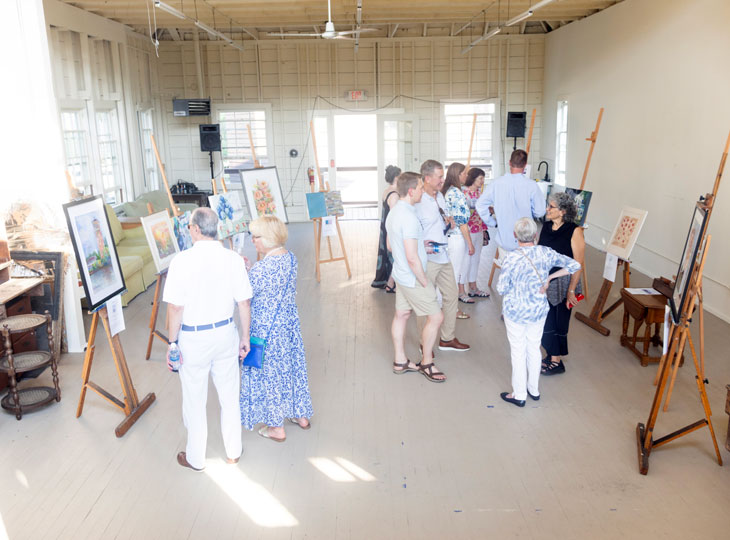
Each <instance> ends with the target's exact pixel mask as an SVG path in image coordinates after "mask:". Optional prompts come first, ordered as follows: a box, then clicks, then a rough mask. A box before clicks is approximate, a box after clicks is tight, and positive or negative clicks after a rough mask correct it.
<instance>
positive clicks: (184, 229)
mask: <svg viewBox="0 0 730 540" xmlns="http://www.w3.org/2000/svg"><path fill="white" fill-rule="evenodd" d="M192 217H193V213H192V212H190V211H187V212H185V213H183V214H180V215H179V216H173V217H172V230H173V232H174V233H175V239H176V240H177V247H178V250H179V251H185V250H186V249H190V248H191V247H193V239H192V238H191V237H190V229H189V227H190V218H192Z"/></svg>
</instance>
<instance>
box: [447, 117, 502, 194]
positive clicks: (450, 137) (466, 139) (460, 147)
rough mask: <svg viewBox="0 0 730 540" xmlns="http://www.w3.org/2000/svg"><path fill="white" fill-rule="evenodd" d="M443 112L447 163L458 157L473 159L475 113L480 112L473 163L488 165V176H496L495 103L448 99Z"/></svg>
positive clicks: (462, 161)
mask: <svg viewBox="0 0 730 540" xmlns="http://www.w3.org/2000/svg"><path fill="white" fill-rule="evenodd" d="M442 107H443V109H442V110H443V116H444V123H445V141H444V143H445V145H444V146H445V149H446V153H445V156H444V157H445V163H444V166H448V165H449V164H450V163H453V162H454V161H459V162H461V163H464V164H466V162H467V160H468V159H469V143H470V141H471V129H472V125H473V123H474V114H476V115H477V123H476V128H475V130H474V142H473V143H472V150H471V162H470V166H471V167H479V168H482V169H484V172H485V173H486V179H487V180H489V179H490V178H493V169H494V165H495V163H494V156H495V155H497V152H496V151H495V148H494V142H496V139H498V137H495V135H494V134H495V127H496V126H495V121H496V119H495V115H496V106H495V104H494V103H444V104H442Z"/></svg>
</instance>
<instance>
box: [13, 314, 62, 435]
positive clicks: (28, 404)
mask: <svg viewBox="0 0 730 540" xmlns="http://www.w3.org/2000/svg"><path fill="white" fill-rule="evenodd" d="M0 324H1V325H2V337H3V340H4V342H5V356H3V357H2V358H0V371H1V372H5V373H7V374H8V377H9V379H10V392H8V394H7V395H6V396H5V397H4V398H3V399H2V402H0V405H2V408H3V409H5V410H6V411H8V412H11V413H15V418H17V419H18V420H20V419H21V418H22V417H23V412H27V411H31V410H33V409H37V408H38V407H42V406H43V405H46V404H48V403H50V402H51V401H53V400H54V399H55V400H56V401H61V390H60V388H59V387H58V370H57V368H56V357H55V355H54V353H53V329H52V326H51V315H50V314H49V313H48V312H47V311H46V314H45V315H37V314H28V315H15V316H13V317H8V318H7V319H3V320H2V321H0ZM44 324H45V325H46V332H47V333H48V351H31V352H21V353H17V354H14V353H13V346H12V339H11V335H12V334H20V333H24V332H31V331H35V329H36V328H39V327H41V326H43V325H44ZM48 364H51V371H52V373H53V386H54V388H50V387H48V386H35V387H31V388H24V389H23V390H18V385H17V380H16V375H17V374H18V373H26V372H28V371H33V370H34V369H38V368H42V367H45V366H47V365H48Z"/></svg>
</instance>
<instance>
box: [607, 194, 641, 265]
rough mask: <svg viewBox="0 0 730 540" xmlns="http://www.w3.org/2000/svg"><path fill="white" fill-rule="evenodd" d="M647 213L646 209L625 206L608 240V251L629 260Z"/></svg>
mask: <svg viewBox="0 0 730 540" xmlns="http://www.w3.org/2000/svg"><path fill="white" fill-rule="evenodd" d="M647 214H648V212H647V211H646V210H639V209H637V208H630V207H628V206H624V207H623V208H622V209H621V215H620V216H619V219H618V223H616V227H615V228H614V229H613V233H611V239H610V241H609V242H608V247H607V249H606V251H608V252H609V253H613V254H614V255H616V256H617V257H618V258H620V259H623V260H624V261H628V260H629V257H630V256H631V251H632V250H633V249H634V244H636V240H637V239H638V238H639V233H640V232H641V227H642V226H643V225H644V221H645V220H646V216H647Z"/></svg>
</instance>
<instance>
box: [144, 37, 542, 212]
mask: <svg viewBox="0 0 730 540" xmlns="http://www.w3.org/2000/svg"><path fill="white" fill-rule="evenodd" d="M466 44H468V39H467V40H466V41H465V39H462V38H429V39H418V40H407V39H379V40H361V43H360V47H359V51H358V53H357V54H355V53H354V48H353V45H352V43H351V42H328V41H324V40H316V41H315V40H310V41H306V42H304V41H297V42H290V41H284V40H281V41H265V42H260V43H258V45H256V44H254V43H250V42H246V50H245V51H244V52H242V53H239V52H238V51H237V50H235V49H233V48H231V47H228V46H225V45H223V44H221V43H219V42H207V41H205V40H201V42H200V47H201V57H202V71H203V86H204V88H203V90H202V91H201V90H200V89H199V88H198V82H197V74H196V64H195V56H194V50H195V49H194V44H193V43H192V42H187V43H176V42H164V43H163V44H162V45H161V47H160V62H159V81H160V92H161V103H162V106H163V109H164V119H165V122H166V128H165V129H166V132H167V135H168V138H167V143H166V144H167V149H168V155H169V160H168V161H169V163H168V164H167V168H168V172H169V176H170V179H171V181H173V182H174V181H177V180H178V179H182V180H185V181H194V182H196V183H197V184H198V185H199V186H200V187H203V188H205V189H209V187H210V180H209V177H210V169H209V165H208V155H207V154H206V153H203V152H201V151H200V146H199V135H198V124H200V123H209V122H211V119H210V118H208V117H197V118H196V117H192V118H174V117H173V116H172V99H173V98H198V97H211V98H212V100H213V104H214V105H216V104H217V105H220V104H224V103H225V104H237V103H243V104H248V103H266V104H270V106H271V108H272V116H273V118H272V125H273V149H274V152H273V156H272V161H273V164H275V165H276V166H277V167H278V169H279V176H280V179H281V182H282V190H283V192H284V193H288V192H289V191H290V190H291V196H290V197H289V198H288V199H287V206H288V208H287V213H288V215H289V219H291V220H294V221H297V220H301V221H304V220H306V219H307V215H306V210H305V198H304V193H305V190H308V181H307V178H306V170H307V167H309V166H310V165H314V160H313V159H312V158H311V155H310V154H308V155H307V157H306V158H305V161H304V163H303V165H302V168H301V170H300V172H299V175H298V177H296V178H294V176H295V173H296V171H297V166H298V165H299V159H300V158H297V159H292V158H290V157H289V149H291V148H296V149H297V150H298V151H299V153H300V157H301V155H302V151H303V150H304V148H305V142H306V140H307V134H308V130H309V119H310V117H311V110H312V107H313V105H314V100H315V98H316V96H323V97H325V98H327V99H328V100H329V101H331V102H332V103H334V104H336V105H338V106H341V107H346V108H348V109H358V110H363V111H367V110H372V109H374V108H378V107H383V106H385V105H386V104H388V103H389V102H390V101H391V100H392V99H393V97H395V96H397V95H407V96H413V97H416V98H418V100H412V99H407V98H398V99H396V100H395V101H394V102H392V103H391V104H390V105H389V107H390V108H394V109H402V110H403V111H404V112H406V113H415V114H417V115H418V117H419V120H420V152H418V155H419V156H420V157H421V161H423V160H425V159H427V158H436V159H442V157H443V156H442V154H441V149H440V146H441V142H440V130H441V126H440V122H441V119H440V105H439V100H442V99H444V100H454V99H463V100H464V101H465V102H471V101H476V100H479V99H484V98H499V99H500V102H501V115H502V126H506V115H507V111H528V118H529V111H531V110H532V109H533V108H534V107H536V108H537V118H536V128H535V132H534V134H533V143H532V144H533V146H532V148H533V150H534V151H533V155H535V156H538V155H539V149H540V138H541V131H540V127H541V104H542V80H543V59H544V36H498V37H497V38H496V39H493V40H490V41H488V42H485V43H482V44H480V45H478V46H477V47H475V48H474V49H473V50H472V51H471V53H470V54H468V55H462V54H461V49H462V48H463V47H464V46H465V45H466ZM221 66H223V67H222V69H221ZM354 89H357V90H366V91H367V92H368V95H369V96H370V99H369V100H368V101H367V102H364V103H349V102H347V101H345V100H344V95H345V92H347V91H348V90H354ZM419 100H427V101H434V102H435V103H429V102H424V101H419ZM329 109H332V107H330V105H328V104H326V103H325V102H323V101H319V102H318V103H317V110H318V111H324V110H329ZM335 110H336V109H335ZM522 144H524V142H523V143H522ZM503 147H504V148H505V152H507V155H506V158H505V161H506V159H508V158H509V152H508V150H509V149H510V148H511V147H512V141H507V142H506V143H505V144H504V145H503ZM536 164H537V161H535V163H534V165H536ZM292 184H294V185H293V189H292Z"/></svg>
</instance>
